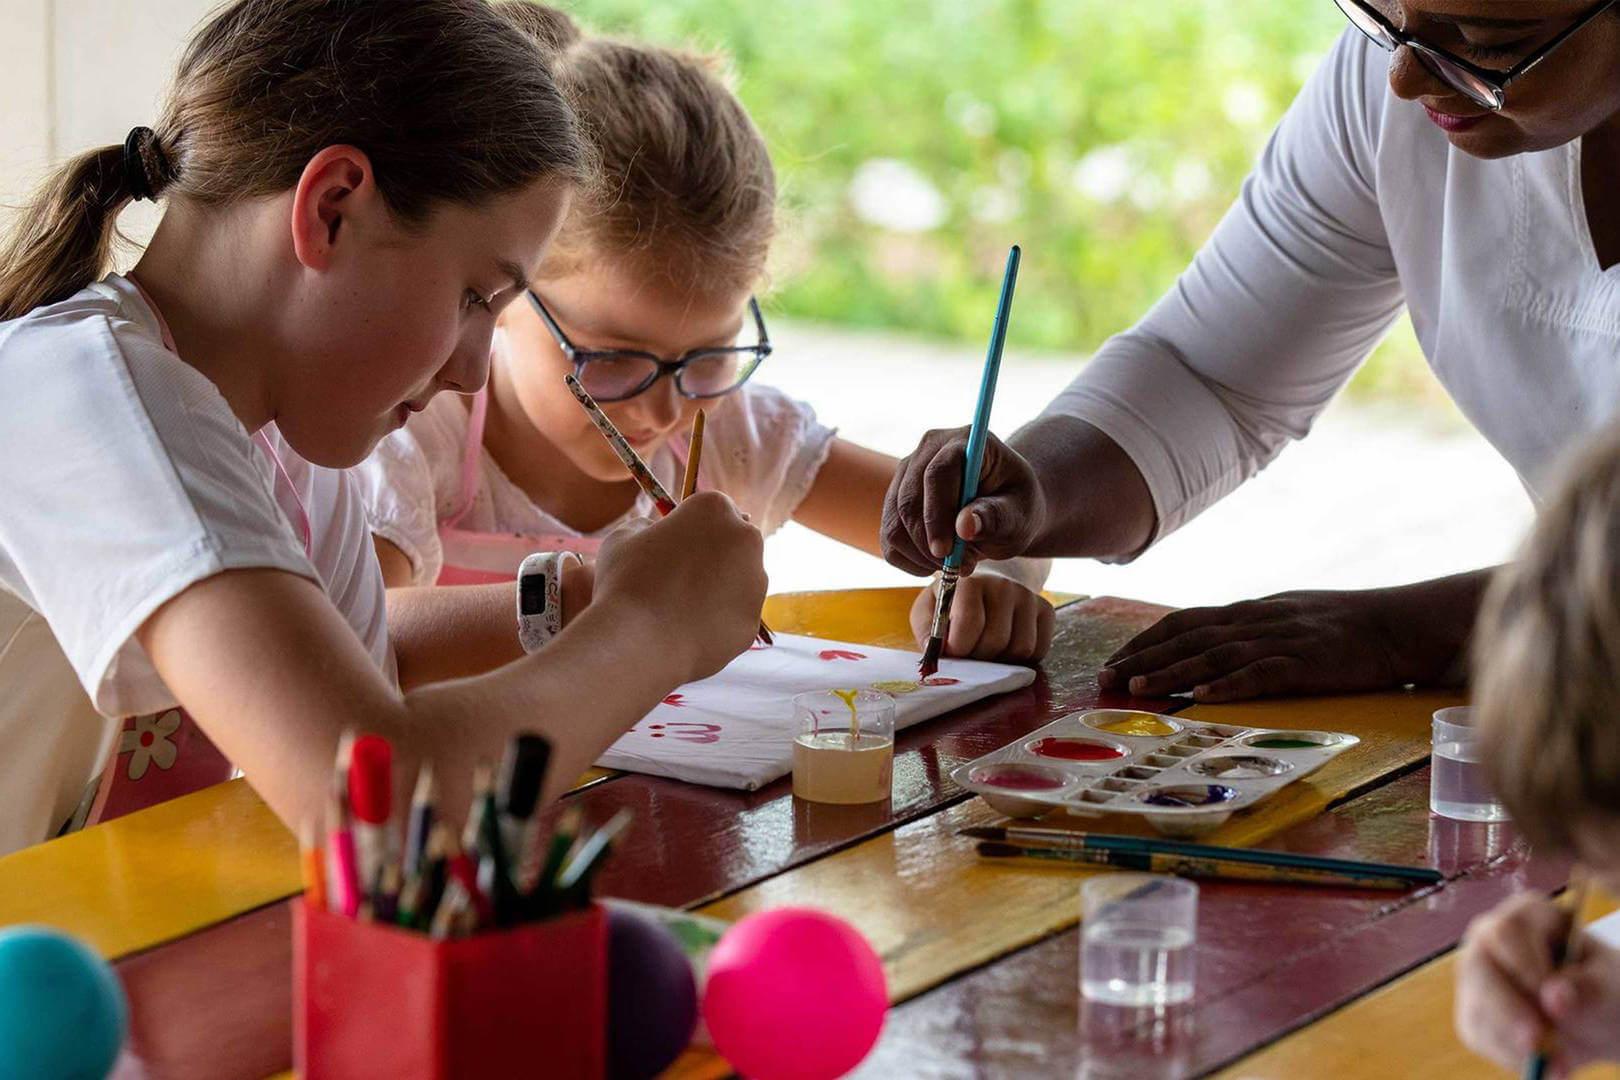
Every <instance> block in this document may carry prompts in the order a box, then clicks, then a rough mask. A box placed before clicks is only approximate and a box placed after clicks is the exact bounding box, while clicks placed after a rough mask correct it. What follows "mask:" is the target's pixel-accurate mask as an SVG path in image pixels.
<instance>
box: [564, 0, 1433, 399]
mask: <svg viewBox="0 0 1620 1080" xmlns="http://www.w3.org/2000/svg"><path fill="white" fill-rule="evenodd" d="M565 6H567V7H568V8H569V10H570V11H571V12H572V14H573V15H574V16H575V18H577V19H578V20H580V21H581V22H582V23H583V24H584V25H585V26H586V27H587V28H588V29H590V30H595V31H597V32H611V33H618V34H624V35H627V36H634V37H639V38H645V39H649V40H653V41H658V42H662V43H665V44H674V45H684V46H689V47H694V48H698V49H701V50H705V51H721V52H723V53H725V54H726V55H728V56H729V57H730V59H731V63H732V66H733V68H734V71H735V76H736V80H735V82H736V86H737V89H738V92H739V94H740V95H741V97H742V99H743V101H744V102H745V104H746V105H747V106H748V108H749V110H750V111H751V112H752V114H753V116H754V118H755V120H756V122H757V123H758V124H759V125H760V127H761V129H762V130H763V131H764V132H765V134H766V137H767V139H768V140H769V142H770V145H771V149H772V152H773V155H774V158H775V161H776V163H777V168H778V172H779V175H780V178H781V181H782V187H783V204H784V221H783V225H784V229H783V237H782V241H781V242H780V243H779V245H778V251H777V256H776V259H775V266H774V267H773V280H774V288H773V296H772V301H771V307H772V308H773V309H774V310H776V311H780V312H784V313H786V314H789V315H792V316H797V317H802V318H807V319H815V320H818V321H824V322H831V323H838V324H843V325H849V326H859V327H874V328H884V329H894V330H901V331H905V332H908V333H913V334H923V335H931V336H938V337H949V338H966V339H973V340H977V339H978V338H979V337H981V336H982V335H983V333H984V332H985V325H986V321H987V313H988V312H990V311H991V310H993V308H994V304H995V295H996V288H997V285H998V282H999V277H1000V272H1001V264H1002V260H1003V258H1004V255H1005V251H1006V246H1007V244H1008V243H1010V242H1012V241H1015V240H1016V241H1018V242H1021V243H1022V244H1023V245H1024V269H1023V272H1022V274H1021V277H1020V281H1019V305H1018V315H1019V317H1018V333H1017V337H1018V339H1019V340H1018V342H1017V344H1018V345H1019V346H1020V347H1022V348H1026V349H1027V348H1032V347H1034V348H1050V349H1054V350H1063V351H1065V352H1069V353H1073V352H1075V351H1089V350H1091V349H1094V348H1095V347H1096V346H1097V345H1098V344H1099V343H1100V342H1101V341H1102V340H1103V339H1105V338H1106V337H1107V336H1108V335H1109V334H1111V333H1113V332H1115V331H1117V330H1119V329H1122V328H1123V327H1126V326H1128V325H1129V324H1130V323H1132V322H1133V321H1134V320H1135V319H1136V318H1137V317H1138V316H1139V315H1140V314H1141V313H1142V312H1143V311H1144V310H1145V309H1146V308H1147V307H1148V306H1149V305H1151V304H1152V303H1153V301H1154V300H1155V299H1157V297H1158V296H1159V295H1160V294H1161V293H1162V292H1163V291H1164V290H1165V288H1166V287H1167V286H1168V285H1169V284H1170V283H1171V282H1172V281H1173V280H1174V278H1175V276H1176V274H1177V272H1178V271H1179V270H1180V269H1181V268H1182V267H1183V266H1184V265H1185V264H1186V262H1187V260H1188V259H1189V258H1190V257H1191V256H1192V255H1193V253H1194V252H1195V251H1196V250H1197V248H1198V246H1199V244H1200V243H1201V242H1202V241H1203V239H1204V238H1205V237H1206V236H1207V235H1208V234H1209V232H1210V230H1211V229H1212V228H1213V227H1214V225H1215V223H1216V222H1217V221H1218V220H1219V218H1220V216H1221V214H1222V213H1224V211H1225V209H1226V207H1227V206H1228V205H1229V204H1230V203H1231V201H1232V199H1233V197H1234V196H1235V195H1236V193H1237V190H1238V186H1239V184H1240V183H1241V181H1242V179H1243V177H1244V175H1245V174H1246V173H1247V171H1248V169H1249V166H1250V164H1251V162H1252V161H1253V160H1254V158H1255V156H1256V154H1257V153H1258V152H1259V150H1260V148H1261V147H1262V146H1263V144H1264V141H1265V138H1266V136H1267V134H1268V133H1269V131H1270V129H1271V127H1272V126H1273V125H1274V124H1275V122H1276V120H1277V118H1278V117H1280V116H1281V114H1282V112H1283V110H1284V109H1285V108H1286V107H1287V105H1288V103H1289V101H1290V100H1291V99H1292V98H1293V96H1294V94H1295V93H1296V92H1297V91H1298V89H1299V86H1300V84H1301V82H1302V81H1303V80H1304V78H1305V77H1306V76H1307V75H1308V74H1309V72H1310V71H1311V70H1312V68H1313V67H1314V66H1315V64H1316V62H1317V61H1318V60H1319V59H1320V57H1321V56H1322V55H1323V54H1325V52H1326V51H1327V49H1328V48H1329V46H1330V45H1331V44H1332V42H1333V40H1334V38H1335V37H1336V36H1337V35H1338V34H1339V33H1340V32H1341V31H1342V30H1343V29H1344V27H1345V22H1344V18H1343V16H1342V15H1340V14H1339V13H1338V11H1337V10H1336V9H1335V7H1334V6H1333V4H1331V3H1329V2H1328V0H1113V2H1104V0H801V2H798V3H791V2H790V3H782V2H774V3H772V2H764V0H577V2H573V3H567V4H565ZM875 159H893V160H897V161H899V162H903V163H904V164H905V165H906V166H908V167H909V168H910V169H911V170H914V171H915V173H916V174H917V175H919V176H920V177H922V178H924V179H925V180H926V181H927V183H928V184H931V185H932V186H933V187H934V188H935V189H937V191H938V193H939V195H940V196H942V197H943V200H944V208H945V213H944V217H943V220H942V221H941V222H940V223H939V224H938V226H937V227H934V228H931V229H928V230H927V231H922V232H903V231H894V230H891V229H887V228H884V227H881V226H879V225H875V224H873V223H871V222H869V221H865V220H862V218H861V217H860V216H858V215H857V213H856V212H855V209H854V203H853V202H852V199H851V182H852V180H853V179H854V178H855V176H856V175H857V172H858V170H859V169H860V168H861V166H862V165H863V163H867V162H871V161H873V160H875ZM1099 172H1100V173H1101V174H1102V182H1101V183H1100V188H1099V183H1083V182H1082V183H1077V182H1076V176H1077V174H1078V175H1081V176H1092V177H1095V176H1096V174H1098V173H1099ZM986 207H989V212H987V211H986ZM1357 386H1358V388H1360V389H1361V390H1363V391H1366V390H1369V389H1370V390H1373V391H1376V392H1379V393H1390V392H1393V393H1396V394H1400V395H1403V396H1411V395H1413V394H1428V393H1430V392H1432V390H1431V388H1430V385H1429V383H1428V376H1427V373H1426V371H1425V370H1424V368H1423V365H1422V361H1421V358H1420V357H1419V356H1417V353H1416V346H1415V343H1414V342H1412V341H1411V339H1410V337H1409V335H1405V334H1397V335H1395V337H1394V338H1393V339H1392V343H1391V344H1386V345H1385V346H1384V347H1383V348H1382V349H1381V350H1380V352H1379V354H1378V356H1376V357H1375V358H1374V361H1373V363H1372V364H1370V365H1369V366H1368V368H1367V369H1366V370H1364V371H1363V373H1362V374H1361V375H1360V376H1359V377H1358V380H1357Z"/></svg>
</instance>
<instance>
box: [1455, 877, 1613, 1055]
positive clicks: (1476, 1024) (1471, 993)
mask: <svg viewBox="0 0 1620 1080" xmlns="http://www.w3.org/2000/svg"><path fill="white" fill-rule="evenodd" d="M1583 893H1584V890H1581V889H1580V888H1579V887H1578V886H1577V885H1575V884H1572V886H1571V888H1570V890H1569V891H1568V894H1566V897H1564V898H1561V899H1560V900H1559V901H1550V900H1548V899H1547V898H1546V897H1544V896H1540V895H1537V894H1534V893H1522V894H1520V895H1518V896H1515V897H1513V898H1512V899H1510V900H1508V901H1506V902H1505V903H1503V904H1502V905H1501V906H1500V907H1498V908H1497V909H1496V910H1494V911H1492V912H1490V913H1489V914H1486V915H1483V916H1481V917H1480V918H1478V919H1476V920H1475V921H1474V923H1473V925H1472V926H1470V927H1469V930H1468V934H1467V936H1466V937H1465V938H1464V939H1463V944H1462V948H1461V950H1460V953H1459V957H1458V963H1457V1002H1456V1024H1457V1033H1458V1035H1459V1036H1460V1037H1461V1038H1462V1041H1463V1043H1464V1044H1465V1045H1466V1046H1467V1047H1468V1048H1469V1049H1470V1050H1472V1051H1474V1052H1475V1053H1476V1054H1479V1055H1480V1056H1482V1057H1486V1058H1489V1059H1491V1060H1492V1061H1495V1062H1496V1063H1497V1064H1499V1065H1502V1066H1503V1067H1505V1068H1508V1069H1511V1070H1513V1071H1514V1072H1519V1071H1520V1070H1521V1069H1522V1070H1523V1075H1524V1076H1527V1077H1539V1076H1549V1077H1551V1076H1565V1075H1568V1074H1569V1072H1570V1071H1572V1070H1573V1069H1575V1068H1578V1067H1580V1066H1581V1065H1585V1064H1589V1063H1592V1062H1596V1061H1615V1060H1620V951H1617V950H1615V949H1612V948H1610V947H1608V946H1606V945H1603V944H1601V943H1600V942H1597V941H1595V940H1592V939H1590V938H1587V937H1583V936H1582V935H1581V933H1580V929H1579V925H1580V924H1579V912H1578V911H1576V910H1572V909H1573V908H1576V907H1578V906H1579V904H1580V901H1581V899H1582V894H1583Z"/></svg>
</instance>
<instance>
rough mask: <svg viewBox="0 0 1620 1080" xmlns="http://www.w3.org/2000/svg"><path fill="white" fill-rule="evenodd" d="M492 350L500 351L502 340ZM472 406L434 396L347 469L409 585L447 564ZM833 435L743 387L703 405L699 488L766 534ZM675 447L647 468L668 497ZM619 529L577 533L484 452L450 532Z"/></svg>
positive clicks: (642, 503)
mask: <svg viewBox="0 0 1620 1080" xmlns="http://www.w3.org/2000/svg"><path fill="white" fill-rule="evenodd" d="M495 347H496V348H497V349H498V348H501V338H500V335H497V337H496V343H495ZM470 401H471V398H468V397H464V396H461V395H457V394H440V395H439V396H438V397H436V398H434V399H433V401H432V402H431V403H430V404H429V405H428V407H427V408H426V409H424V410H422V411H421V412H420V413H418V414H416V415H415V416H413V417H411V419H410V422H409V423H407V424H406V425H405V427H403V428H401V429H400V430H398V431H395V432H393V433H392V434H390V435H389V436H387V437H386V438H384V439H383V441H382V442H381V443H379V444H378V445H377V449H376V450H375V451H374V452H373V453H372V455H371V457H369V458H368V459H366V461H365V462H363V463H362V464H361V465H359V466H357V467H356V468H355V469H354V473H355V475H356V476H357V477H358V478H359V480H360V486H361V490H362V495H363V498H364V500H365V504H366V511H367V514H368V515H369V517H370V520H371V527H372V529H373V530H374V531H375V532H376V534H377V535H378V536H381V537H383V538H384V539H386V540H388V541H389V542H390V543H392V544H394V545H395V546H396V547H398V548H399V549H400V551H402V552H404V553H405V556H406V558H408V559H409V560H410V562H411V583H412V584H415V585H431V584H432V583H433V582H434V581H436V580H437V579H438V576H439V571H440V570H441V569H442V568H443V566H444V551H443V547H442V545H441V544H440V542H439V532H438V530H439V523H440V522H441V521H443V520H445V519H447V518H449V517H451V516H452V515H453V514H454V513H455V512H456V510H458V509H459V508H460V507H461V505H462V501H463V495H462V477H461V469H462V459H463V453H464V450H465V447H466V444H467V426H468V417H469V411H468V410H469V403H470ZM834 435H835V432H834V430H833V429H832V428H829V427H825V426H823V425H822V424H820V423H818V422H817V421H816V414H815V412H814V411H813V410H812V409H811V408H810V406H808V405H806V404H804V403H803V402H799V401H795V400H794V399H792V398H790V397H788V396H787V395H786V394H784V393H782V392H781V391H780V390H777V389H775V388H774V387H770V386H765V385H763V384H760V383H752V382H751V383H747V384H745V385H744V386H743V387H742V389H740V390H738V391H736V392H735V393H732V394H728V395H726V396H725V397H723V398H721V399H719V400H718V401H717V402H715V403H713V404H711V405H710V406H709V407H708V420H707V421H706V424H705V428H704V435H703V439H704V452H703V487H704V488H705V489H710V488H712V489H716V490H719V491H723V492H725V493H726V494H727V495H729V496H731V498H732V499H733V500H734V501H735V502H736V503H737V506H738V508H739V509H741V510H742V511H743V512H744V513H746V514H748V515H749V516H750V517H751V518H752V520H753V522H754V524H755V525H756V526H758V527H759V529H760V531H761V532H763V533H765V534H766V535H767V536H769V535H770V534H771V533H772V532H775V531H776V530H777V529H779V528H781V527H782V525H783V524H785V523H786V522H787V521H788V520H789V519H791V518H792V516H793V512H794V511H795V510H796V509H798V506H799V504H800V503H801V502H803V501H804V497H805V495H807V494H808V493H809V491H810V488H811V486H812V485H813V484H814V483H815V479H816V474H817V473H819V472H820V471H821V466H822V465H823V464H824V463H825V462H826V460H827V453H828V451H829V450H830V449H831V448H832V442H833V437H834ZM679 446H680V456H677V453H676V450H675V449H673V448H672V447H671V445H670V444H669V443H666V444H665V445H664V446H662V447H660V448H659V449H658V452H657V453H656V454H654V455H653V456H652V458H651V460H649V461H648V462H647V465H648V467H649V468H650V469H652V471H653V472H654V473H655V474H656V475H657V476H658V479H659V480H660V481H661V482H662V483H663V485H664V486H665V487H666V488H668V489H669V490H671V491H675V490H678V488H679V486H680V481H681V475H682V472H683V471H684V469H685V456H684V455H685V440H684V439H681V440H679ZM654 516H656V511H655V509H654V507H653V505H652V502H651V500H649V499H648V498H647V497H646V495H645V494H642V495H640V496H638V498H637V499H636V502H635V505H634V506H632V507H631V509H630V511H629V513H628V514H626V515H625V517H626V518H630V517H654ZM622 520H624V519H621V521H622ZM619 524H620V522H614V523H613V524H612V525H609V526H607V527H605V528H602V529H599V530H597V531H596V532H594V533H590V534H584V533H581V531H580V530H579V529H575V528H573V527H571V526H569V525H567V524H565V523H564V522H562V521H559V520H558V519H557V518H555V517H553V516H552V515H550V514H548V513H546V511H544V510H542V509H541V508H540V507H538V506H536V505H535V503H534V500H532V499H530V498H529V496H528V494H527V493H526V492H524V491H523V489H522V488H520V487H518V486H517V485H516V484H515V483H513V482H512V481H511V480H510V479H509V478H508V477H507V475H506V474H505V473H504V472H502V471H501V467H500V466H499V465H498V464H496V462H495V459H494V458H493V457H491V456H490V454H489V452H488V451H487V450H480V454H479V477H478V491H477V495H476V497H475V498H474V499H473V503H472V506H471V508H470V509H469V510H468V512H467V514H466V516H465V517H463V518H462V519H461V521H460V522H459V523H458V525H457V527H458V528H461V529H466V530H470V531H473V532H484V533H504V534H521V535H524V536H581V535H589V536H591V537H602V536H606V535H607V534H608V533H610V532H612V531H613V529H614V528H616V527H617V526H618V525H619Z"/></svg>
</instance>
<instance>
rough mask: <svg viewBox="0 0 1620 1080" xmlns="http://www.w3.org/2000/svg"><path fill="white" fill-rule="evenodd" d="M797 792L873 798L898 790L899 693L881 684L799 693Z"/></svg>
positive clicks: (832, 799) (830, 798)
mask: <svg viewBox="0 0 1620 1080" xmlns="http://www.w3.org/2000/svg"><path fill="white" fill-rule="evenodd" d="M793 709H794V715H795V717H796V719H797V723H798V734H797V735H796V736H795V737H794V740H793V794H794V795H795V796H797V797H798V798H801V799H807V800H809V801H810V802H820V803H845V804H849V803H872V802H879V801H881V800H883V799H887V798H889V796H890V794H891V793H892V792H893V790H894V699H893V698H891V697H890V696H889V695H888V694H882V693H879V692H878V691H876V690H817V691H815V692H813V693H809V694H800V695H799V696H797V697H795V698H794V699H793Z"/></svg>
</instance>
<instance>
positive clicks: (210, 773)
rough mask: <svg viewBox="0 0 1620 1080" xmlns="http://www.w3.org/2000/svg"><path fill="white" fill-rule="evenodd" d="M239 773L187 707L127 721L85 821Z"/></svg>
mask: <svg viewBox="0 0 1620 1080" xmlns="http://www.w3.org/2000/svg"><path fill="white" fill-rule="evenodd" d="M127 280H128V281H129V282H130V284H132V285H134V286H135V290H136V291H137V292H139V293H140V294H141V298H142V299H143V300H145V301H146V304H147V306H148V307H150V308H151V309H152V313H153V314H154V315H155V316H157V320H158V327H159V329H160V330H161V331H162V333H163V344H164V346H165V347H167V348H168V349H169V350H170V351H171V352H174V353H176V354H178V352H179V350H178V349H177V348H176V347H175V344H174V337H173V335H171V334H170V333H169V326H168V323H167V322H165V321H164V318H163V313H162V312H160V311H159V310H158V307H157V304H156V303H154V302H153V301H152V298H151V297H150V296H148V295H147V294H146V290H144V289H142V288H141V287H140V285H139V283H137V282H136V281H135V279H134V278H128V279H127ZM253 440H254V442H256V443H258V444H259V448H260V449H261V450H263V451H264V452H265V453H266V454H268V455H269V456H270V460H271V462H273V463H274V465H275V473H276V475H275V481H274V485H275V487H276V489H277V490H278V491H279V492H281V493H283V494H285V495H288V496H290V501H291V503H292V509H293V511H294V513H293V518H294V522H293V524H294V525H295V526H296V527H297V529H298V535H299V539H300V540H302V541H303V544H304V554H305V555H309V554H311V552H312V547H311V543H310V525H309V513H308V511H307V510H305V508H304V503H303V500H302V499H300V498H299V497H298V489H297V487H296V486H295V485H294V484H293V482H292V479H291V478H290V477H289V476H288V475H287V469H286V466H284V465H283V464H282V463H281V458H279V457H278V456H276V451H275V447H274V446H273V445H272V444H271V442H270V439H269V437H268V436H266V435H265V434H264V432H263V431H259V432H256V433H255V434H254V436H253ZM278 501H281V500H278ZM235 772H236V769H235V767H234V766H233V765H232V764H231V763H230V761H228V760H227V759H226V757H225V755H224V754H221V753H220V752H219V750H218V748H216V747H215V746H214V744H213V743H212V742H211V741H210V740H209V738H208V736H206V735H204V734H203V733H202V729H201V728H199V727H198V726H197V723H196V721H194V720H193V719H192V718H191V717H190V715H188V714H187V713H186V711H185V710H184V709H178V708H176V709H169V710H167V711H166V712H161V713H157V714H155V715H151V716H130V717H125V718H124V722H123V727H122V730H120V732H119V735H118V744H117V746H116V747H115V748H114V752H113V759H112V761H111V763H110V764H108V766H107V768H106V771H104V772H103V773H102V774H101V780H100V782H99V784H98V785H97V790H96V796H95V801H94V802H93V803H92V804H91V807H90V812H89V814H88V816H87V818H86V822H85V823H86V824H95V823H96V822H98V821H108V820H111V819H112V818H115V817H120V816H122V815H124V814H127V813H130V812H131V811H133V810H141V809H145V808H146V807H148V806H155V805H156V804H158V803H160V802H165V801H167V800H169V799H176V798H179V797H180V796H181V795H189V794H191V793H192V792H194V791H200V790H202V789H203V788H205V787H210V786H212V785H214V784H219V783H223V782H224V781H226V780H229V779H230V778H231V777H232V776H233V775H234V774H235Z"/></svg>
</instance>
